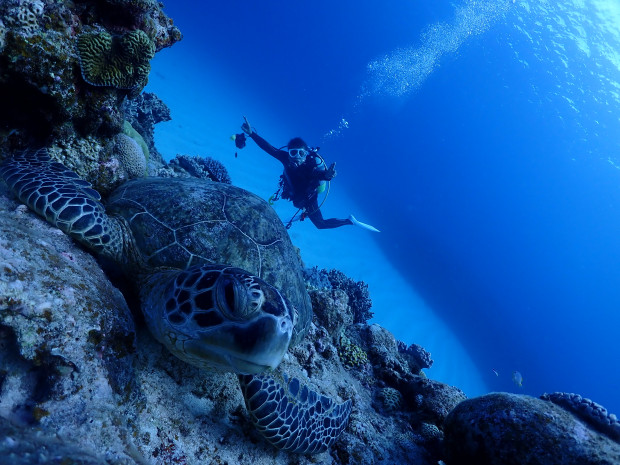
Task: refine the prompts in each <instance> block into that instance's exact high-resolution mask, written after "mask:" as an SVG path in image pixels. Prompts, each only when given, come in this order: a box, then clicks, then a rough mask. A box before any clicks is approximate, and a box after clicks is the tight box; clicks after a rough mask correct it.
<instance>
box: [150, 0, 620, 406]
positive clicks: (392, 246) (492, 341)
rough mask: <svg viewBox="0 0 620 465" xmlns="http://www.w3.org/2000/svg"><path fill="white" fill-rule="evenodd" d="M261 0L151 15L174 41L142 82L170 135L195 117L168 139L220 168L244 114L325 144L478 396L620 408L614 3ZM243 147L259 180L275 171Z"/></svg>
mask: <svg viewBox="0 0 620 465" xmlns="http://www.w3.org/2000/svg"><path fill="white" fill-rule="evenodd" d="M262 3H264V4H259V3H255V4H249V2H242V1H235V0H231V1H228V2H218V3H215V2H205V3H204V4H202V6H197V4H196V2H189V1H180V0H179V1H175V2H169V4H167V5H166V6H165V11H166V12H167V14H168V15H169V16H170V17H172V18H173V19H174V21H175V23H176V24H177V25H178V26H179V27H180V29H181V31H182V32H183V34H184V39H183V41H182V42H180V43H179V44H177V45H175V46H174V47H172V48H171V49H170V50H165V51H163V52H161V53H160V54H158V56H157V57H156V58H155V60H154V62H153V73H152V77H151V84H150V85H149V88H148V89H147V90H151V91H153V92H156V93H157V94H158V95H160V97H162V98H163V99H164V101H166V103H167V104H169V105H170V106H171V108H172V110H173V118H174V119H173V122H171V123H166V124H173V125H175V124H176V125H177V127H176V130H177V132H178V133H183V127H182V124H183V118H185V119H186V120H192V121H193V122H196V121H198V122H200V121H202V120H204V128H203V129H202V130H201V131H199V132H192V133H189V134H188V133H185V134H184V135H183V136H182V137H183V139H184V143H188V142H189V143H195V146H196V147H201V146H204V145H207V146H209V148H210V151H211V153H209V155H213V154H214V153H215V154H217V153H224V152H225V153H227V154H228V155H230V156H232V149H231V147H230V144H231V142H230V141H229V140H228V136H229V135H230V134H232V133H233V132H238V131H239V126H240V124H241V122H242V117H241V116H242V115H247V116H248V117H249V119H250V121H251V122H252V123H253V124H254V125H255V126H256V127H257V128H258V130H259V132H260V133H261V134H262V135H264V136H265V137H266V138H267V139H268V140H270V142H272V143H273V144H274V145H284V144H285V143H286V142H287V140H288V138H290V137H293V136H302V137H303V138H304V139H305V140H306V141H307V142H308V143H309V144H310V145H319V146H321V148H322V150H321V153H322V154H323V155H324V156H325V158H326V159H327V161H328V163H329V162H331V161H336V162H337V164H338V169H339V171H338V176H337V178H336V180H335V182H334V187H336V186H338V189H340V191H341V192H342V191H344V190H346V192H347V193H348V194H349V195H350V196H351V197H352V198H354V199H355V201H356V204H357V205H358V207H359V209H358V211H356V214H357V216H358V217H359V218H360V219H362V220H366V221H368V222H370V223H372V224H374V225H376V226H378V227H379V228H380V229H381V230H382V232H381V233H380V234H378V235H376V236H374V237H373V239H374V240H375V242H376V244H377V245H378V246H379V247H380V248H381V249H382V250H383V251H384V252H385V255H386V257H387V259H388V260H389V265H390V266H391V267H393V268H394V269H396V270H398V271H399V272H400V273H401V274H402V276H404V277H405V278H406V281H407V283H408V284H409V285H410V286H411V288H413V289H415V291H416V292H417V293H418V294H419V295H420V296H421V297H422V298H423V299H424V301H425V302H426V304H427V305H428V306H429V307H430V308H431V309H432V311H433V312H434V313H435V314H436V315H437V316H438V317H439V318H441V319H442V320H443V321H444V322H445V323H446V324H447V325H448V326H449V327H450V329H451V330H452V331H453V332H454V334H455V335H456V337H457V338H458V339H459V340H460V341H461V343H462V344H463V346H464V348H465V350H466V351H467V352H468V354H469V356H470V357H471V359H472V360H473V361H474V364H475V366H476V368H477V370H478V371H479V373H480V375H481V376H482V377H483V379H484V382H485V383H486V387H487V388H488V390H493V391H502V390H505V391H511V392H523V393H526V394H531V395H536V396H537V395H539V394H542V393H543V392H545V391H546V392H552V391H566V392H578V393H580V394H582V395H584V396H586V397H590V398H592V399H593V400H595V401H597V402H599V403H601V404H603V405H604V406H605V407H607V408H608V410H610V411H612V412H615V413H620V398H619V396H618V393H619V392H620V370H618V365H619V359H620V345H619V343H618V341H619V336H618V333H619V331H620V235H619V233H620V218H619V214H620V128H619V126H620V2H618V1H617V0H586V1H584V0H579V1H578V0H567V1H565V2H540V1H513V0H507V1H504V0H495V1H492V0H486V1H485V0H477V1H473V0H459V1H456V2H447V1H441V2H432V4H431V2H422V3H420V2H409V1H404V0H397V1H394V2H380V3H379V2H359V1H358V2H353V1H351V0H342V1H339V2H332V1H327V0H317V1H314V2H310V3H307V2H304V4H298V3H299V2H284V1H279V0H278V1H274V2H262ZM556 3H558V4H556ZM175 72H176V73H185V74H184V76H187V82H188V85H187V86H184V87H183V88H178V87H177V88H171V86H170V85H168V84H167V81H166V76H167V75H170V73H175ZM197 80H198V81H199V82H200V83H201V88H200V89H197V88H196V87H192V86H193V83H194V82H195V81H197ZM189 83H192V85H189ZM179 92H182V93H184V94H189V95H190V96H193V95H195V97H194V98H193V100H192V97H190V99H189V101H190V103H188V104H185V105H186V106H184V107H182V106H181V105H180V104H178V102H175V100H174V96H175V95H177V94H178V93H179ZM214 113H215V114H214ZM270 134H272V135H274V136H273V137H270ZM272 139H273V140H272ZM206 141H208V142H206ZM157 142H158V141H157V140H156V143H157ZM170 144H171V145H173V144H174V141H172V142H170ZM173 150H174V148H172V147H171V148H169V149H168V148H167V147H166V146H165V145H164V146H163V149H162V151H163V152H164V153H166V155H167V156H172V155H174V151H173ZM244 150H246V151H247V152H240V153H239V157H240V158H244V159H245V161H244V162H246V163H252V164H254V165H255V169H256V173H258V174H257V176H259V175H260V173H261V169H262V164H263V163H270V162H268V161H264V160H263V159H261V158H259V157H258V156H257V152H256V149H255V148H253V149H250V148H248V149H244ZM251 150H254V152H250V151H251ZM247 153H253V155H252V156H250V155H246V154H247ZM229 161H230V160H229ZM276 181H277V179H273V181H271V182H272V183H271V184H269V186H275V183H276ZM265 189H268V188H265ZM269 193H270V192H269V191H268V190H266V191H265V192H263V193H262V194H265V195H269ZM333 195H334V196H337V195H338V194H337V192H335V193H334V194H333ZM330 201H331V200H330ZM346 213H347V215H348V212H346ZM345 234H346V233H345ZM325 237H326V238H327V239H326V240H329V237H332V236H330V235H329V233H327V232H326V236H325ZM360 253H363V251H361V252H360ZM362 278H363V277H362ZM370 290H371V293H372V288H371V289H370ZM393 292H394V293H395V294H398V293H399V292H400V290H399V289H398V288H395V289H394V291H393ZM373 310H374V311H375V314H376V315H375V321H377V322H378V323H381V321H382V317H387V313H389V312H402V314H401V315H399V317H400V319H401V321H408V320H407V317H408V315H407V306H406V305H403V306H402V307H398V308H391V309H385V308H384V309H377V308H375V309H373ZM415 324H416V322H415V321H413V319H412V320H411V325H415ZM390 329H391V330H393V331H394V332H395V333H396V334H397V336H400V335H401V334H404V335H405V337H403V338H404V339H406V332H404V331H401V332H400V333H399V331H398V328H396V329H394V328H390ZM400 329H401V330H403V328H400ZM405 342H408V343H412V342H417V341H414V340H407V341H405ZM515 370H517V371H519V372H520V373H521V374H522V376H523V386H522V387H517V386H515V385H514V383H513V381H512V376H511V374H512V372H513V371H515ZM495 371H496V372H497V373H498V374H499V376H496V374H495ZM429 376H430V377H433V372H432V370H431V371H430V372H429ZM480 393H481V392H477V393H475V394H480ZM468 394H469V393H468Z"/></svg>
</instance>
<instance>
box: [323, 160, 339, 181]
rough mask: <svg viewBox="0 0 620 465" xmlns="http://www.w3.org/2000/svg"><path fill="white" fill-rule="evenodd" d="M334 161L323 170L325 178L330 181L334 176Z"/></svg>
mask: <svg viewBox="0 0 620 465" xmlns="http://www.w3.org/2000/svg"><path fill="white" fill-rule="evenodd" d="M336 174H337V173H336V162H334V163H332V164H331V165H329V168H327V170H326V171H325V180H326V181H331V180H332V179H334V178H335V177H336Z"/></svg>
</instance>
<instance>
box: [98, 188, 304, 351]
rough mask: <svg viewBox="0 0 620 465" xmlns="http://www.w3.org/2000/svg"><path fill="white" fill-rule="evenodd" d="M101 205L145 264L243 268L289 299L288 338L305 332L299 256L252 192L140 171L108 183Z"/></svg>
mask: <svg viewBox="0 0 620 465" xmlns="http://www.w3.org/2000/svg"><path fill="white" fill-rule="evenodd" d="M106 210H107V212H108V214H110V215H115V216H121V217H123V218H124V219H125V220H126V221H127V223H128V224H129V227H130V228H131V231H132V233H133V236H134V239H135V243H136V246H137V248H138V250H139V252H140V253H141V254H142V255H143V257H144V260H145V262H146V264H147V265H148V266H150V267H153V268H155V267H160V266H166V267H173V268H179V269H187V268H188V267H190V266H194V265H200V264H204V263H210V264H220V265H232V266H235V267H239V268H242V269H244V270H245V271H247V272H249V273H251V274H253V275H255V276H258V277H260V278H261V279H263V280H265V281H266V282H267V283H269V284H271V285H273V286H275V287H277V288H278V289H279V290H280V291H281V292H282V293H283V294H284V296H285V297H286V298H287V299H288V300H289V302H290V303H292V304H293V305H294V306H295V309H296V312H295V313H296V316H297V318H296V319H295V322H294V324H295V328H294V330H293V337H292V339H291V345H294V344H296V343H297V342H299V341H300V340H301V339H302V338H303V336H304V335H305V333H306V332H307V330H308V327H309V325H310V320H311V318H312V306H311V304H310V298H309V296H308V293H307V292H306V287H305V283H304V280H303V277H302V269H301V260H300V258H299V256H298V254H297V252H296V250H295V248H294V247H293V244H292V243H291V240H290V238H289V235H288V233H287V231H286V229H285V228H284V225H283V224H282V221H281V220H280V218H279V217H278V216H277V214H276V213H275V211H274V210H273V209H272V208H271V206H269V204H268V203H267V202H266V201H264V200H263V199H261V198H260V197H258V196H257V195H255V194H252V193H251V192H248V191H246V190H244V189H241V188H239V187H236V186H232V185H230V184H221V183H216V182H211V181H206V180H203V179H194V178H142V179H137V180H134V181H129V182H127V183H125V184H123V185H122V186H121V187H119V188H118V189H117V190H116V191H114V192H113V193H112V195H111V197H110V199H109V201H108V205H107V208H106Z"/></svg>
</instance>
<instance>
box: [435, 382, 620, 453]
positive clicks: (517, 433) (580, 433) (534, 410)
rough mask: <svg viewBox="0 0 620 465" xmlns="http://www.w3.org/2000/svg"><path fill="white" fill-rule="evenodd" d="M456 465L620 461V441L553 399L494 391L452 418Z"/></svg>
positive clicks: (448, 425) (449, 445) (448, 428)
mask: <svg viewBox="0 0 620 465" xmlns="http://www.w3.org/2000/svg"><path fill="white" fill-rule="evenodd" d="M444 434H445V439H444V446H445V458H444V460H445V461H446V462H447V463H449V464H450V465H465V464H471V463H485V464H491V465H495V464H497V465H499V464H502V465H512V464H514V465H517V464H518V465H520V464H523V463H528V464H532V465H538V464H540V465H565V464H582V463H584V464H585V463H592V464H595V463H596V464H612V463H620V444H618V443H617V442H614V441H612V440H611V439H610V438H608V437H607V436H606V435H604V434H601V433H599V432H598V431H596V430H595V429H592V428H590V427H589V425H588V424H587V423H584V422H582V421H581V420H580V419H579V418H578V417H576V416H574V415H572V414H571V413H569V412H567V411H566V410H564V409H563V408H562V407H559V406H557V405H555V404H554V403H552V402H547V401H544V400H541V399H536V398H534V397H529V396H525V395H517V394H508V393H492V394H487V395H485V396H481V397H477V398H474V399H468V400H466V401H464V402H461V403H460V404H459V405H458V406H456V408H454V410H452V411H451V412H450V414H449V415H448V417H447V418H446V421H445V425H444Z"/></svg>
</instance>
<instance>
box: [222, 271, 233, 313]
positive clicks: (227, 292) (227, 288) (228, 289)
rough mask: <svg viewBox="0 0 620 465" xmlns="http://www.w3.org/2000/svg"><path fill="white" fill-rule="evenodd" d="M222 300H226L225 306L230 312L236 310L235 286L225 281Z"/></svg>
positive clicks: (228, 280)
mask: <svg viewBox="0 0 620 465" xmlns="http://www.w3.org/2000/svg"><path fill="white" fill-rule="evenodd" d="M224 299H225V300H226V305H227V306H228V309H229V310H230V311H231V312H234V311H235V308H236V305H235V303H236V299H235V284H234V283H233V282H232V281H231V280H230V279H227V280H226V283H225V284H224Z"/></svg>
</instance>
